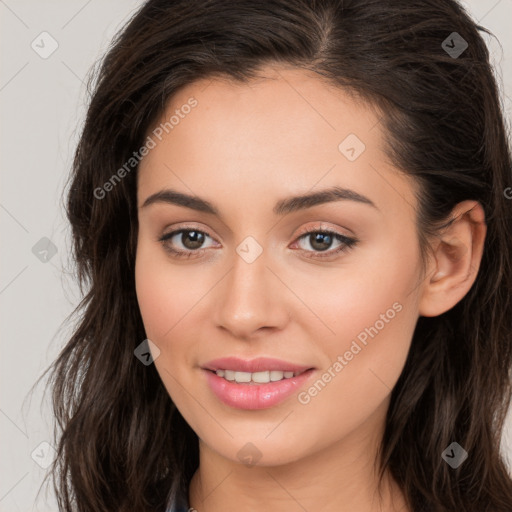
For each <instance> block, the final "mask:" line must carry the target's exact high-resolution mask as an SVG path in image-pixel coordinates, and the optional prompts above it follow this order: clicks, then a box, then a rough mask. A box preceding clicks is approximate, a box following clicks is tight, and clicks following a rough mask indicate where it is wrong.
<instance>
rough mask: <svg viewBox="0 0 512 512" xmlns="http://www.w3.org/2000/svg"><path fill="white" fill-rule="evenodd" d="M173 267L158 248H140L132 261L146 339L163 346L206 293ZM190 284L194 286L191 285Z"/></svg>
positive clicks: (178, 269)
mask: <svg viewBox="0 0 512 512" xmlns="http://www.w3.org/2000/svg"><path fill="white" fill-rule="evenodd" d="M172 267H173V265H172V264H171V263H170V262H169V261H168V257H167V255H166V254H165V252H164V251H163V249H160V248H151V249H150V248H147V247H146V246H144V244H141V245H139V247H138V249H137V257H136V262H135V285H136V292H137V300H138V304H139V309H140V312H141V316H142V319H143V322H144V327H145V329H146V334H147V336H148V338H150V339H151V337H153V338H154V339H155V341H160V343H164V341H165V340H168V339H172V337H173V334H175V332H176V331H177V330H179V328H180V324H181V323H182V322H183V321H185V323H186V320H187V315H189V314H190V313H191V311H192V310H193V308H194V306H195V304H197V303H198V302H199V301H200V299H201V297H203V296H204V295H205V293H206V291H207V286H206V284H204V287H203V286H202V284H201V283H202V281H201V280H198V279H196V278H193V276H191V275H190V273H189V272H187V271H184V268H185V267H179V266H176V267H174V268H172ZM192 283H193V284H192Z"/></svg>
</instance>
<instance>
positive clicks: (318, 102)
mask: <svg viewBox="0 0 512 512" xmlns="http://www.w3.org/2000/svg"><path fill="white" fill-rule="evenodd" d="M191 98H192V99H193V100H194V101H195V102H196V106H194V107H193V108H192V109H190V108H185V107H184V106H186V105H188V104H190V102H191ZM173 116H174V122H173V124H172V128H171V127H169V126H168V127H167V128H168V129H167V130H165V129H164V130H162V129H161V127H162V126H163V127H165V123H166V122H167V124H168V125H169V120H170V119H171V118H172V117H173ZM380 119H381V114H380V113H379V111H378V110H377V109H376V108H375V107H374V106H373V105H369V104H367V103H365V102H364V101H362V100H360V99H358V98H357V97H355V96H353V95H351V94H349V92H347V91H346V90H343V89H340V88H338V87H334V86H332V85H330V84H328V83H327V82H326V81H325V80H323V79H322V78H321V77H320V76H319V75H317V74H315V73H312V72H310V71H305V70H301V69H295V68H277V67H268V68H265V69H264V70H262V72H261V77H258V78H257V79H254V80H251V81H250V82H248V83H240V82H234V81H233V80H230V79H228V78H224V77H215V78H210V79H203V80H199V81H196V82H194V83H192V84H189V85H188V86H186V87H184V88H182V89H181V90H180V91H179V92H178V93H176V94H175V95H174V96H173V98H172V99H171V101H169V103H168V105H167V108H166V109H165V112H164V113H163V115H162V116H161V118H160V119H159V121H158V122H157V123H155V125H154V126H153V127H151V129H150V131H149V132H148V134H149V136H152V133H154V132H155V129H157V130H158V128H159V127H160V132H162V133H161V140H157V139H155V140H156V142H157V143H156V146H155V147H154V149H152V150H151V151H150V153H149V154H148V155H147V156H146V157H144V159H143V160H142V162H141V165H140V169H139V173H138V174H139V191H140V192H141V194H144V193H145V194H147V193H151V192H155V191H156V190H155V188H157V187H163V186H165V185H166V184H168V183H179V177H182V178H184V177H186V181H187V182H188V183H190V186H191V187H192V188H193V189H194V192H196V190H197V193H199V190H198V189H200V191H201V192H202V193H203V195H207V192H208V189H210V190H215V189H221V188H225V187H235V183H237V182H238V183H240V185H241V186H250V187H254V190H255V191H256V190H257V191H259V192H261V193H266V194H268V193H269V192H271V190H275V191H279V190H287V191H291V192H304V190H307V189H311V188H312V187H313V186H314V185H315V183H317V182H319V181H320V180H321V181H322V183H321V184H322V185H331V184H333V183H336V184H339V183H340V181H341V182H342V184H343V185H346V186H350V185H356V188H357V186H359V187H363V188H366V189H367V190H369V189H372V188H375V185H376V184H378V186H379V187H382V186H385V184H384V182H383V173H385V172H389V170H390V167H391V165H390V163H389V162H388V161H387V159H386V155H385V153H384V150H383V133H382V126H381V124H380ZM176 121H177V122H176ZM157 133H159V132H157ZM153 137H154V136H153ZM354 157H355V158H354ZM171 171H172V172H171ZM181 185H183V183H182V184H181ZM388 187H389V185H388ZM395 193H396V192H395ZM403 193H404V194H407V192H406V191H404V192H403ZM277 195H279V194H277ZM409 201H413V199H412V197H410V199H409Z"/></svg>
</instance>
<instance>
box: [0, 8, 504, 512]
mask: <svg viewBox="0 0 512 512" xmlns="http://www.w3.org/2000/svg"><path fill="white" fill-rule="evenodd" d="M140 3H141V2H140V1H136V0H103V1H100V0H88V1H87V0H67V1H64V0H61V1H57V0H45V1H42V0H6V1H3V0H0V16H1V18H0V26H1V32H0V33H1V39H2V41H1V51H2V66H1V68H0V110H1V113H0V119H1V124H0V129H1V136H0V143H1V152H0V154H1V164H2V166H1V180H2V185H1V189H0V222H1V230H2V244H1V257H2V263H1V265H0V301H1V302H0V304H1V310H0V314H1V320H0V326H1V350H2V353H1V357H0V429H1V430H0V450H1V451H0V461H1V468H0V511H2V512H4V511H5V512H7V511H8V512H18V511H32V510H40V511H46V510H57V506H56V503H55V499H54V496H53V494H52V490H51V486H50V487H49V492H48V493H47V494H46V493H45V492H44V491H45V487H43V488H42V489H41V492H40V494H39V496H36V495H37V494H38V491H39V489H40V486H41V483H42V480H43V478H44V476H45V474H46V469H45V466H47V465H48V464H49V463H50V462H51V460H52V448H51V447H50V446H49V445H48V444H47V443H48V441H51V439H52V437H51V432H52V428H53V425H52V416H51V413H50V409H49V406H48V397H46V398H45V397H43V395H42V390H43V384H44V381H43V383H42V384H40V385H39V386H38V387H37V388H36V389H35V391H34V393H33V395H32V396H31V397H30V396H28V392H29V390H30V388H31V386H32V385H33V384H34V382H35V380H36V379H37V378H38V377H39V376H40V375H41V373H42V372H43V370H44V369H46V367H47V366H48V364H50V362H51V361H52V360H54V359H55V357H56V355H57V353H58V352H59V349H60V348H61V346H62V345H63V344H64V343H65V341H66V339H67V336H69V333H70V326H69V325H63V321H64V319H65V317H66V316H67V315H68V314H69V313H70V312H71V311H72V309H73V308H74V307H75V306H76V304H77V303H78V301H79V298H80V297H79V293H78V289H77V287H76V285H75V283H74V281H73V278H72V276H71V275H70V268H71V267H70V260H69V254H68V248H69V246H70V234H69V229H68V226H67V222H66V220H65V217H64V214H63V210H62V204H61V201H62V199H61V196H62V192H63V188H64V185H65V181H66V178H67V174H68V171H69V168H70V164H71V159H72V154H73V150H74V148H75V145H76V142H77V137H78V135H79V133H80V127H81V123H82V119H83V115H84V112H85V107H86V99H87V98H86V94H85V79H86V75H87V72H88V70H89V69H90V67H91V66H92V65H93V64H94V62H96V61H97V60H98V59H99V58H100V57H101V56H102V55H103V53H104V52H105V50H106V49H107V48H108V45H109V43H110V40H111V38H112V36H113V35H114V33H115V32H116V31H117V30H118V29H119V28H120V27H121V26H122V25H123V24H124V22H126V21H127V20H128V18H129V17H130V16H131V14H132V13H133V12H134V11H135V10H136V9H137V8H138V6H140ZM462 3H463V5H465V6H467V8H468V10H469V12H470V14H471V15H472V16H473V18H474V19H475V20H478V21H479V22H480V23H481V24H483V25H484V26H485V27H486V28H488V29H490V30H491V31H492V32H493V33H494V35H495V36H496V37H497V38H498V40H499V43H498V42H497V41H496V40H495V39H492V38H490V37H488V36H485V40H486V41H487V44H488V46H489V48H490V50H491V52H492V56H493V63H494V66H495V69H496V74H497V76H498V80H499V82H500V84H501V87H502V97H503V102H504V109H505V112H506V115H507V120H508V122H509V124H510V118H511V109H512V100H511V98H512V60H511V55H512V34H511V31H510V22H511V20H512V0H466V1H463V2H462ZM44 31H46V32H48V33H49V34H50V36H51V37H50V36H40V34H41V33H42V32H44ZM41 39H43V42H41ZM53 40H54V41H56V43H54V42H53ZM33 41H34V43H33ZM500 43H501V46H500ZM32 44H33V45H34V46H35V48H32V46H31V45H32ZM52 44H58V48H57V49H56V50H55V51H54V53H52V54H51V55H50V56H48V57H47V58H42V56H41V55H43V56H46V55H45V52H49V51H50V50H51V48H52V46H51V45H52ZM41 239H43V240H42V241H41ZM46 239H49V240H50V241H51V244H49V243H48V240H46ZM34 246H35V247H36V249H39V251H41V250H42V252H40V253H39V255H37V254H35V253H34V252H36V253H37V252H38V251H37V250H36V249H34V250H33V248H34ZM53 247H54V248H55V249H54V250H55V251H56V253H55V254H54V255H53V257H51V256H52V252H51V250H52V248H53ZM45 249H46V250H48V252H47V253H45V252H44V250H45ZM45 254H46V258H47V259H48V261H43V260H41V258H43V257H44V256H45ZM509 418H510V419H509V421H508V422H507V430H506V433H505V436H504V443H503V452H504V453H505V454H506V456H507V459H508V460H512V417H511V416H509ZM41 443H42V444H41Z"/></svg>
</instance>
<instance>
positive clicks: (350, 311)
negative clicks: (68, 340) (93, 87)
mask: <svg viewBox="0 0 512 512" xmlns="http://www.w3.org/2000/svg"><path fill="white" fill-rule="evenodd" d="M272 69H274V70H278V73H274V71H273V70H272ZM272 69H271V68H266V75H267V76H270V78H269V79H261V80H255V81H252V82H251V83H250V84H245V85H243V84H235V83H232V82H229V81H227V80H213V81H208V80H204V81H200V82H196V83H194V84H192V85H190V86H187V87H186V88H184V89H182V90H181V91H180V92H179V94H177V95H176V96H175V97H174V98H173V100H172V102H171V104H170V105H169V106H168V109H167V111H166V112H165V115H164V116H163V117H162V119H161V122H162V123H165V122H167V125H163V124H162V125H155V126H153V127H152V129H151V131H150V132H148V136H149V137H150V138H151V142H149V139H148V148H150V149H149V153H148V154H147V155H146V156H145V157H144V159H143V161H142V162H141V164H140V168H139V174H138V207H139V210H138V215H139V235H138V246H137V255H136V287H137V297H138V302H139V306H140V310H141V314H142V318H143V321H144V326H145V329H146V334H147V337H148V339H149V340H151V341H152V342H153V343H154V345H155V346H156V347H158V349H159V353H158V352H157V351H155V352H154V355H155V356H157V357H156V359H155V364H156V368H157V370H158V372H159V375H160V377H161V379H162V381H163V383H164V385H165V387H166V389H167V390H168V392H169V395H170V396H171V398H172V400H173V401H174V402H175V404H176V405H177V407H178V409H179V410H180V412H181V414H182V415H183V417H184V418H185V420H186V421H187V422H188V423H189V425H190V426H191V427H192V428H193V429H194V431H195V432H196V433H197V435H198V436H199V438H200V439H201V440H202V441H203V442H204V443H205V444H206V445H207V446H208V447H209V448H210V449H211V450H213V451H215V452H216V453H217V454H220V455H221V456H223V457H225V458H228V459H231V460H233V461H236V462H239V461H248V460H250V458H251V456H252V460H253V461H254V462H259V464H263V465H266V464H267V465H277V464H284V463H287V462H291V461H294V460H298V459H301V458H303V457H306V456H308V455H312V454H314V453H316V452H319V451H320V450H323V449H329V448H331V447H333V446H334V444H337V445H338V446H342V445H344V444H345V445H346V446H347V447H348V446H350V447H351V449H355V448H353V447H354V446H360V445H358V444H357V443H354V441H355V440H356V439H358V438H359V439H362V438H365V439H368V438H371V437H372V436H373V435H374V434H375V433H377V432H379V431H380V429H381V428H382V426H383V422H384V417H385V413H386V409H387V407H388V404H389V396H390V393H391V389H392V388H393V386H394V385H395V383H396V381H397V379H398V377H399V375H400V373H401V371H402V368H403V365H404V363H405V360H406V356H407V353H408V350H409V346H410V342H411V338H412V334H413V331H414V327H415V324H416V321H417V319H418V316H419V314H418V303H419V299H420V293H421V282H422V281H421V267H420V258H419V246H418V237H417V233H416V229H415V207H416V200H415V197H414V188H413V187H414V186H413V183H412V182H411V181H409V178H406V177H405V176H404V175H401V174H399V173H398V171H397V170H396V169H394V168H393V167H392V166H391V165H390V164H389V163H388V162H387V160H386V157H385V155H384V153H383V134H382V132H381V124H380V123H379V117H378V115H377V113H376V112H375V111H374V110H372V109H370V108H368V107H367V106H365V105H363V104H362V103H358V102H355V100H354V99H352V98H351V97H350V96H348V94H347V93H345V92H344V91H342V90H340V89H337V88H332V87H330V86H328V85H326V84H325V83H324V82H323V81H321V79H320V78H319V77H318V76H317V75H313V74H311V73H308V72H305V71H301V70H297V69H284V68H272ZM166 190H168V191H169V193H168V194H167V195H165V194H163V195H162V194H161V195H160V196H159V197H156V196H155V197H153V199H152V200H150V201H148V198H150V197H151V196H153V195H154V194H157V193H161V192H162V191H166ZM171 190H172V192H170V191H171ZM310 195H312V198H311V199H309V200H307V199H301V198H302V197H305V196H310ZM189 196H190V199H186V201H185V200H184V198H188V197H189ZM181 230H183V231H181ZM326 230H327V231H328V233H325V231H326ZM307 231H311V233H309V234H305V233H306V232H307ZM171 232H176V233H175V234H173V235H171V236H168V237H167V239H166V240H165V241H164V242H161V241H159V239H160V238H161V237H164V236H165V235H169V234H171ZM329 232H330V233H331V234H329ZM173 251H178V252H180V253H182V254H184V256H181V257H179V256H178V255H177V254H176V253H174V252H173ZM141 341H142V340H141ZM157 354H158V355H157ZM228 357H231V358H238V359H239V360H241V361H239V360H238V361H237V360H230V361H221V362H219V363H216V362H215V361H214V360H217V359H219V358H228ZM258 358H271V359H273V360H278V361H262V362H261V361H260V362H259V363H260V364H256V363H257V362H256V363H255V364H254V365H251V362H254V360H255V359H258ZM212 361H213V362H212ZM244 362H245V364H244ZM207 367H208V368H209V369H206V368H207ZM215 369H220V370H230V371H228V372H224V376H222V375H223V374H222V371H220V372H219V374H220V376H217V375H216V374H215V373H214V372H213V371H212V370H215ZM280 369H281V371H282V372H284V371H287V372H291V371H294V370H295V372H294V374H293V375H295V374H296V373H299V372H300V371H302V370H307V371H305V372H304V373H302V374H301V375H299V376H291V375H292V374H291V373H286V374H285V373H279V370H280ZM271 370H272V373H270V371H271ZM235 371H238V372H239V373H237V374H235V373H234V372H235ZM254 374H256V375H254ZM280 377H283V380H275V381H274V380H272V379H279V378H280ZM233 378H235V379H236V380H235V381H233V380H229V379H233ZM248 379H251V383H248V382H238V381H246V380H248ZM269 379H270V382H268V381H269ZM254 381H262V382H264V381H267V383H256V382H254ZM349 440H350V441H351V442H350V445H349V444H348V441H349ZM249 443H251V444H249ZM340 443H341V444H340ZM258 459H259V461H258Z"/></svg>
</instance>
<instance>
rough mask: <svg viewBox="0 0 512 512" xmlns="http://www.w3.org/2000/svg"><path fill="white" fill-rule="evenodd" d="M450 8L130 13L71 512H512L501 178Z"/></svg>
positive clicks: (69, 370) (84, 192)
mask: <svg viewBox="0 0 512 512" xmlns="http://www.w3.org/2000/svg"><path fill="white" fill-rule="evenodd" d="M480 31H485V29H484V28H483V27H480V26H477V25H475V23H474V22H473V21H472V20H471V19H470V17H469V16H468V14H467V13H466V12H465V11H464V10H463V8H462V7H461V6H460V5H459V4H457V3H456V2H455V1H454V0H421V1H420V0H345V1H343V0H273V1H259V2H253V1H250V0H240V1H237V2H232V1H230V0H208V1H206V0H182V1H178V0H173V1H170V0H149V1H148V2H146V3H145V4H144V5H143V6H142V7H141V9H140V10H139V11H138V12H137V14H136V15H135V16H134V17H133V19H132V20H131V21H130V22H129V23H128V24H127V26H126V27H125V28H124V29H123V30H122V32H121V33H120V34H119V36H118V37H117V38H116V39H115V41H114V42H113V46H112V47H111V49H110V50H109V52H108V54H107V55H106V57H105V59H104V60H103V62H102V65H101V68H100V69H99V72H98V74H97V76H96V81H95V84H94V89H93V93H92V98H91V101H90V106H89V109H88V113H87V119H86V123H85V127H84V130H83V133H82V135H81V139H80V143H79V146H78V149H77V152H76V157H75V161H74V167H73V173H72V176H71V183H70V187H69V191H68V202H67V213H68V217H69V220H70V223H71V226H72V229H73V242H74V244H73V250H74V257H75V259H76V262H77V276H78V278H79V282H80V285H81V289H82V290H84V288H85V292H86V293H85V296H84V299H83V301H82V302H81V304H80V305H79V307H78V308H77V309H78V310H79V311H80V312H81V315H80V318H79V321H78V324H77V327H76V330H75V332H74V334H73V336H72V338H71V339H70V340H69V343H68V344H67V345H66V347H65V348H64V349H63V351H62V353H61V355H60V356H59V358H58V360H57V361H56V362H55V364H54V365H53V367H52V369H53V373H52V380H51V383H52V389H53V399H54V402H53V403H54V410H55V415H56V418H57V420H58V422H59V427H60V429H61V432H59V434H60V438H59V440H58V458H57V460H56V464H55V466H54V468H53V476H54V477H55V489H56V492H57V495H58V499H59V505H60V508H61V510H65V511H72V510H73V511H99V510H101V511H116V512H122V511H161V512H165V511H177V510H188V509H194V510H197V511H199V512H219V511H235V510H236V511H240V510H244V511H245V510H250V511H260V510H261V511H270V510H271V511H273V512H280V511H284V510H287V511H290V510H309V511H312V510H322V511H324V512H330V511H336V512H344V511H350V512H370V511H372V512H373V511H377V510H378V511H382V512H391V511H402V512H419V511H423V512H427V511H436V512H437V511H446V512H447V511H450V512H454V511H461V510H464V511H466V512H469V511H471V512H485V511H488V512H490V511H493V512H505V511H510V510H512V484H511V480H510V476H509V474H508V472H507V467H506V465H505V461H504V460H503V459H502V456H501V455H500V439H501V433H502V427H503V422H504V417H505V413H506V410H507V407H508V404H509V402H510V382H509V372H510V368H511V356H512V334H511V331H512V329H511V327H512V326H511V319H512V303H511V299H510V290H511V289H512V268H511V264H512V237H511V235H512V201H511V200H510V198H511V197H512V188H511V187H512V171H511V167H512V166H511V153H510V148H509V146H508V143H507V132H506V128H505V123H504V119H503V114H502V111H501V108H500V100H499V92H498V87H497V84H496V81H495V78H494V75H493V71H492V69H491V66H490V64H489V54H488V50H487V48H486V46H485V43H484V41H483V39H482V37H481V35H480Z"/></svg>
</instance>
